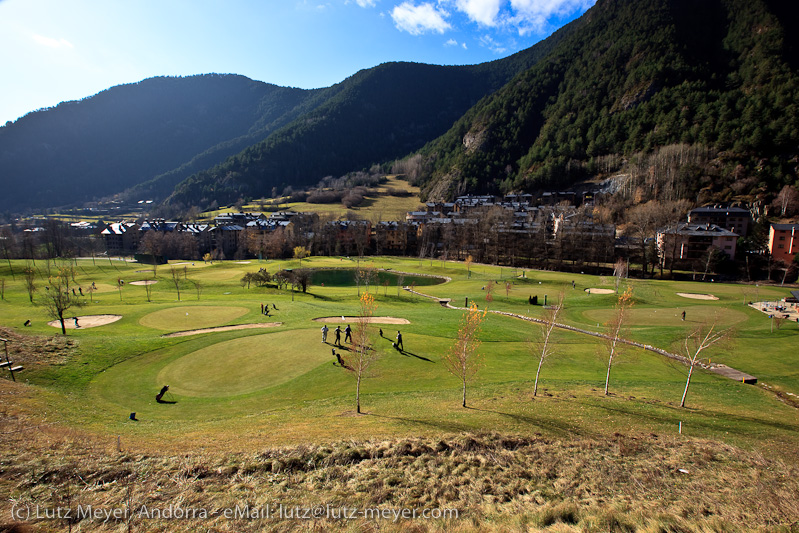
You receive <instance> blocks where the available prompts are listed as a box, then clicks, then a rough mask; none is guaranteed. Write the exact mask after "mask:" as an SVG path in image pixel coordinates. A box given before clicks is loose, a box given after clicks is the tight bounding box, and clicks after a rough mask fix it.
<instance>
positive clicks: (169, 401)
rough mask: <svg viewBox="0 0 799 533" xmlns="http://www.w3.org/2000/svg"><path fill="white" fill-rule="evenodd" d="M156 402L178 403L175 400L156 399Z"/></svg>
mask: <svg viewBox="0 0 799 533" xmlns="http://www.w3.org/2000/svg"><path fill="white" fill-rule="evenodd" d="M156 402H158V403H163V404H166V405H172V404H176V403H178V402H176V401H175V400H156Z"/></svg>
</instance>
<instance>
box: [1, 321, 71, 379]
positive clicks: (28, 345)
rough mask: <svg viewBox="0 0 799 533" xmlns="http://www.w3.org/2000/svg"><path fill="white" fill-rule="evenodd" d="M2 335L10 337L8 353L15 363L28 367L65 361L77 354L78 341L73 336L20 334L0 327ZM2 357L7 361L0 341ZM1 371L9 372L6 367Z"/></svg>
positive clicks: (5, 337)
mask: <svg viewBox="0 0 799 533" xmlns="http://www.w3.org/2000/svg"><path fill="white" fill-rule="evenodd" d="M0 337H2V338H4V339H8V341H9V342H8V355H9V357H10V358H11V360H12V361H13V362H14V364H15V365H19V364H21V365H24V366H26V367H32V366H39V365H52V364H60V363H64V362H66V360H67V359H68V358H69V357H72V356H73V355H74V354H75V350H76V347H77V341H76V340H75V339H73V338H69V337H62V336H57V335H52V336H50V335H20V334H19V333H16V332H15V331H14V330H12V329H10V328H3V327H0ZM0 359H2V360H3V361H5V352H4V351H3V346H2V343H0ZM0 371H2V372H4V373H6V374H7V373H8V371H7V370H5V369H0ZM3 377H5V376H3Z"/></svg>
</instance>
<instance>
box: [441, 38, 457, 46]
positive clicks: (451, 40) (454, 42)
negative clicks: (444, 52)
mask: <svg viewBox="0 0 799 533" xmlns="http://www.w3.org/2000/svg"><path fill="white" fill-rule="evenodd" d="M444 46H458V41H456V40H455V39H450V40H449V41H447V42H445V43H444Z"/></svg>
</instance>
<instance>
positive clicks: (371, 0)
mask: <svg viewBox="0 0 799 533" xmlns="http://www.w3.org/2000/svg"><path fill="white" fill-rule="evenodd" d="M355 3H356V4H358V5H359V6H361V7H375V0H355Z"/></svg>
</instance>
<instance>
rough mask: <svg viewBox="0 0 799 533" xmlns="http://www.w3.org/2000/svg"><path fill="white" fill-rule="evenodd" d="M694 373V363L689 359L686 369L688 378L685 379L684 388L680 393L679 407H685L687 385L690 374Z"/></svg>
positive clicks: (689, 381)
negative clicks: (689, 365) (688, 366)
mask: <svg viewBox="0 0 799 533" xmlns="http://www.w3.org/2000/svg"><path fill="white" fill-rule="evenodd" d="M693 373H694V363H693V361H691V367H690V368H689V369H688V379H687V380H685V390H684V391H683V393H682V400H681V401H680V407H685V397H686V396H688V386H689V385H690V384H691V374H693Z"/></svg>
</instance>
